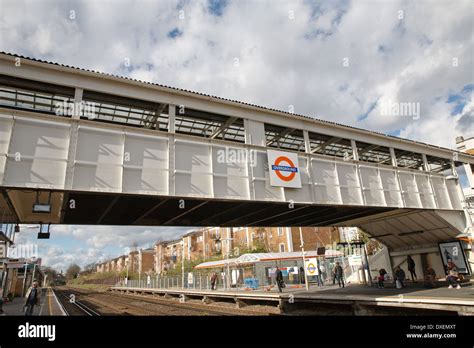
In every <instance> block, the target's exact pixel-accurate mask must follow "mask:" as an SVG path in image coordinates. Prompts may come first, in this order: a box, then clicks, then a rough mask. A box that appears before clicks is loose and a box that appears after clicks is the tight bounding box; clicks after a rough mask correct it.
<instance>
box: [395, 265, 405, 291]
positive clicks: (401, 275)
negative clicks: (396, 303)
mask: <svg viewBox="0 0 474 348" xmlns="http://www.w3.org/2000/svg"><path fill="white" fill-rule="evenodd" d="M395 284H396V286H397V289H402V288H404V287H405V271H404V270H403V269H401V268H400V266H397V268H395Z"/></svg>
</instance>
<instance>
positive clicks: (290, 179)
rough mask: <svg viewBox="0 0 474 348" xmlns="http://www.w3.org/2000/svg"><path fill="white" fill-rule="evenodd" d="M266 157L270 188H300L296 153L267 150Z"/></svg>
mask: <svg viewBox="0 0 474 348" xmlns="http://www.w3.org/2000/svg"><path fill="white" fill-rule="evenodd" d="M267 155H268V166H269V168H270V185H271V186H280V187H292V188H301V178H300V171H299V168H298V155H297V154H296V153H291V152H281V151H274V150H267Z"/></svg>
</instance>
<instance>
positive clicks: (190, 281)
mask: <svg viewBox="0 0 474 348" xmlns="http://www.w3.org/2000/svg"><path fill="white" fill-rule="evenodd" d="M193 283H194V276H193V274H192V273H191V272H189V273H188V284H193Z"/></svg>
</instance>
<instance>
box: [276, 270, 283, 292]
mask: <svg viewBox="0 0 474 348" xmlns="http://www.w3.org/2000/svg"><path fill="white" fill-rule="evenodd" d="M275 280H276V283H277V286H278V291H279V292H283V291H282V288H284V287H285V283H284V282H283V273H282V271H281V270H280V269H279V268H278V267H277V269H276V272H275Z"/></svg>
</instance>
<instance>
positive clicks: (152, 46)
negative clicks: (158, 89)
mask: <svg viewBox="0 0 474 348" xmlns="http://www.w3.org/2000/svg"><path fill="white" fill-rule="evenodd" d="M45 3H47V4H45ZM473 11H474V10H473V6H472V1H469V0H466V1H464V0H458V1H454V2H446V1H437V0H432V1H417V2H413V1H401V0H400V1H398V0H397V1H392V0H387V1H366V0H359V1H348V0H335V1H308V0H302V1H296V0H294V1H284V0H277V1H275V0H273V1H270V0H258V1H250V0H240V1H236V0H227V1H216V0H193V1H189V0H181V1H170V0H163V1H145V0H142V1H140V0H135V1H124V0H118V1H81V0H77V1H72V0H69V1H41V2H39V1H32V0H31V1H24V0H2V1H1V2H0V35H1V40H0V50H3V51H7V52H12V53H17V54H22V55H26V56H30V57H35V58H40V59H45V60H50V61H55V62H60V63H64V64H68V65H72V66H78V67H82V68H87V69H93V70H98V71H103V72H108V73H112V74H117V75H124V76H129V77H132V78H136V79H140V80H144V81H152V82H157V83H161V84H165V85H170V86H175V87H181V88H185V89H189V90H195V91H199V92H203V93H208V94H213V95H218V96H222V97H226V98H230V99H236V100H242V101H245V102H248V103H254V104H258V105H264V106H269V107H273V108H277V109H281V110H289V109H291V108H293V109H294V111H295V112H296V113H300V114H305V115H308V116H312V117H316V118H321V119H326V120H330V121H335V122H338V123H343V124H348V125H352V126H356V127H361V128H366V129H370V130H376V131H379V132H384V133H386V134H391V135H396V136H401V137H404V138H409V139H414V140H419V141H423V142H428V143H431V144H435V145H440V146H445V147H449V148H454V147H455V138H456V136H458V135H464V136H465V137H468V136H472V135H474V120H473V119H474V101H473V86H474V69H473V35H472V28H473V18H474V13H473ZM128 63H130V64H128ZM404 102H410V103H418V104H419V105H420V110H421V115H420V117H419V118H417V119H414V118H413V117H400V116H396V115H389V116H387V115H383V114H382V113H381V108H382V107H383V105H386V104H387V103H404ZM187 230H189V228H178V229H170V228H166V229H159V228H142V227H131V228H124V229H122V228H112V227H90V226H69V227H68V226H55V227H53V231H52V236H53V237H52V239H51V240H49V241H47V242H44V243H43V242H42V243H43V244H41V249H42V250H43V253H44V255H46V256H45V257H46V260H47V262H48V263H50V264H51V265H55V266H56V267H59V268H61V267H65V264H66V263H68V262H72V261H77V262H79V263H80V264H85V263H88V262H91V261H93V260H94V259H96V258H98V257H100V258H105V257H109V256H116V255H118V254H119V253H121V252H122V251H123V248H124V247H127V246H129V245H131V244H132V243H133V242H134V241H136V242H137V243H138V244H139V245H142V246H147V245H150V244H151V243H153V241H155V240H157V239H159V238H164V237H166V238H172V237H173V236H177V235H179V234H182V233H184V232H185V231H187ZM21 235H22V237H21V238H24V240H23V241H24V242H26V241H28V240H29V241H32V242H37V241H36V239H35V232H33V229H28V230H26V232H25V233H22V234H21Z"/></svg>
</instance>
